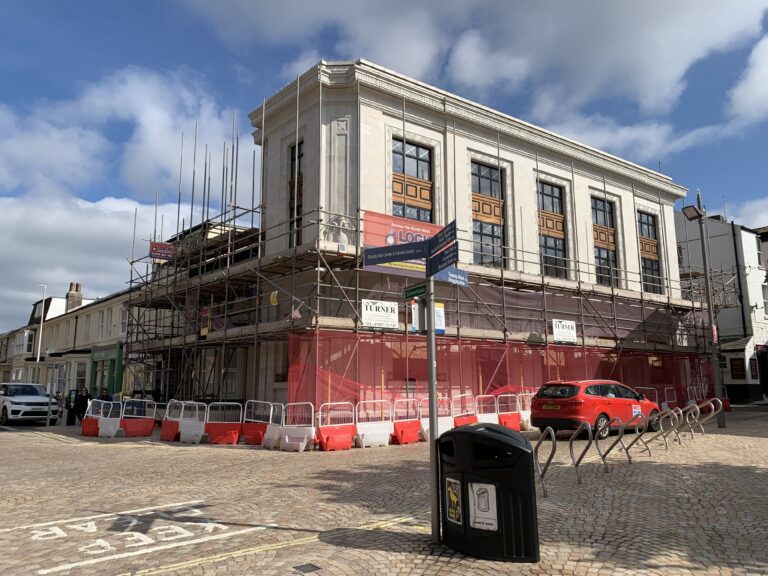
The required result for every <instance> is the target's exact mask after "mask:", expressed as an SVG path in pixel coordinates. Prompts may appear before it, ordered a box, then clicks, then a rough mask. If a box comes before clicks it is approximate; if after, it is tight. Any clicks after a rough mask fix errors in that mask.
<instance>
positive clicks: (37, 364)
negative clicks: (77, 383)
mask: <svg viewBox="0 0 768 576" xmlns="http://www.w3.org/2000/svg"><path fill="white" fill-rule="evenodd" d="M37 287H38V288H42V289H43V301H42V302H41V303H40V331H39V334H38V335H37V358H36V360H35V372H37V380H38V382H39V381H40V349H41V348H42V346H43V323H44V322H45V293H46V290H48V286H47V285H45V284H38V285H37ZM46 390H47V391H48V415H47V417H46V418H45V425H46V426H50V425H51V384H50V383H48V384H47V386H46Z"/></svg>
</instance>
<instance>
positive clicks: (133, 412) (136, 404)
mask: <svg viewBox="0 0 768 576" xmlns="http://www.w3.org/2000/svg"><path fill="white" fill-rule="evenodd" d="M156 416H157V404H156V403H155V401H154V400H144V399H141V398H136V399H130V400H126V401H125V402H124V403H123V414H122V416H121V418H120V428H122V429H123V431H124V432H125V435H126V436H128V437H138V436H150V435H151V434H152V432H153V431H154V429H155V417H156Z"/></svg>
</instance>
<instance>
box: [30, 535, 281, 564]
mask: <svg viewBox="0 0 768 576" xmlns="http://www.w3.org/2000/svg"><path fill="white" fill-rule="evenodd" d="M266 529H267V527H266V526H254V527H253V528H244V529H243V530H237V531H236V532H227V533H224V534H216V535H215V536H203V537H202V538H195V539H194V540H185V541H184V542H173V543H171V544H161V545H160V546H152V547H150V548H144V549H142V550H132V551H131V552H121V553H120V554H113V555H112V556H104V557H102V558H89V559H88V560H82V561H80V562H71V563H69V564H62V565H60V566H55V567H53V568H44V569H43V570H38V571H37V573H38V574H53V573H54V572H63V571H65V570H72V568H79V567H80V566H92V565H93V564H100V563H102V562H109V561H110V560H119V559H121V558H130V557H131V556H141V555H143V554H152V553H153V552H159V551H161V550H170V549H171V548H180V547H181V546H189V545H190V544H201V543H203V542H210V541H211V540H223V539H224V538H230V537H231V536H238V535H240V534H248V533H250V532H256V531H257V530H266Z"/></svg>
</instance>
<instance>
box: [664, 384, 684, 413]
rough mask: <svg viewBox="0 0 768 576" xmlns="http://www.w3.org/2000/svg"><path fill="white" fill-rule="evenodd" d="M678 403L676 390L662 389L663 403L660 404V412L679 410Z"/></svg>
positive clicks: (670, 388)
mask: <svg viewBox="0 0 768 576" xmlns="http://www.w3.org/2000/svg"><path fill="white" fill-rule="evenodd" d="M679 407H680V403H679V402H678V401H677V390H675V389H674V388H672V387H671V386H670V387H667V388H664V401H663V402H662V403H661V409H662V410H674V409H675V408H679Z"/></svg>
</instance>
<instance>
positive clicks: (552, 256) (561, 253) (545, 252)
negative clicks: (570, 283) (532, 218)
mask: <svg viewBox="0 0 768 576" xmlns="http://www.w3.org/2000/svg"><path fill="white" fill-rule="evenodd" d="M539 247H540V249H541V265H542V270H543V272H544V276H554V277H555V278H568V261H567V259H566V253H565V240H564V239H562V238H554V237H553V236H540V237H539Z"/></svg>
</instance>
